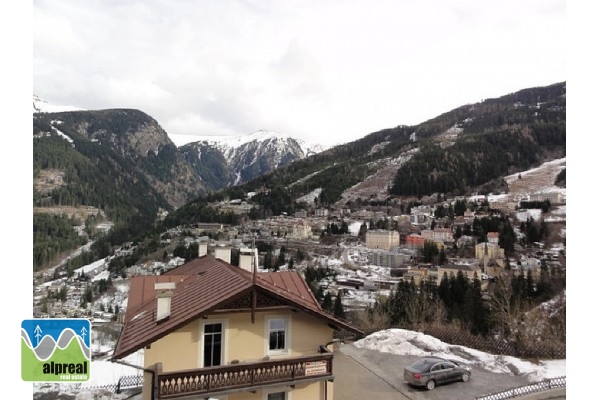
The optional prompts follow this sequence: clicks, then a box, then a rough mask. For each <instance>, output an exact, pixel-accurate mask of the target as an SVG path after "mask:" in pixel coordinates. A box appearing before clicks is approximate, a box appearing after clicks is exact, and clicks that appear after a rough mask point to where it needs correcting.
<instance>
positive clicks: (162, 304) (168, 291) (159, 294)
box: [154, 282, 175, 322]
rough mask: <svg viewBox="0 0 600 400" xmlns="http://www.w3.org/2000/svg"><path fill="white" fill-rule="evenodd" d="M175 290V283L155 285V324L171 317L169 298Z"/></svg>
mask: <svg viewBox="0 0 600 400" xmlns="http://www.w3.org/2000/svg"><path fill="white" fill-rule="evenodd" d="M174 290H175V282H163V283H155V284H154V291H155V292H156V322H159V321H162V320H163V319H166V318H169V315H171V297H173V291H174Z"/></svg>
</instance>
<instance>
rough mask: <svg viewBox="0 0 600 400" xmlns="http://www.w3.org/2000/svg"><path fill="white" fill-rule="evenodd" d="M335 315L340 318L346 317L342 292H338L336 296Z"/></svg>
mask: <svg viewBox="0 0 600 400" xmlns="http://www.w3.org/2000/svg"><path fill="white" fill-rule="evenodd" d="M333 315H335V316H336V317H338V318H346V313H345V312H344V305H343V304H342V292H338V295H337V297H336V298H335V303H334V304H333Z"/></svg>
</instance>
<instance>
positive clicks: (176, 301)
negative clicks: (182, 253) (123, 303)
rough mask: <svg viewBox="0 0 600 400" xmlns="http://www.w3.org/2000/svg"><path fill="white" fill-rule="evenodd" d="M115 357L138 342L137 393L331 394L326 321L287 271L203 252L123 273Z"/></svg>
mask: <svg viewBox="0 0 600 400" xmlns="http://www.w3.org/2000/svg"><path fill="white" fill-rule="evenodd" d="M129 293H130V298H129V301H128V306H127V310H126V315H125V323H124V326H123V329H122V331H121V334H120V336H119V340H118V342H117V346H116V348H115V351H114V354H113V356H112V359H113V361H118V360H120V359H122V358H124V357H126V356H127V355H129V354H132V353H133V352H136V351H138V350H140V349H144V350H143V351H144V365H143V368H144V371H145V372H144V388H143V398H144V399H145V400H150V399H204V398H211V399H226V400H246V399H248V400H249V399H260V400H276V399H277V400H279V399H284V400H288V399H289V400H292V399H293V400H303V399H306V400H308V399H323V400H331V399H333V379H334V375H333V353H332V352H331V344H332V342H333V338H334V331H335V330H345V331H349V332H351V333H353V334H355V335H362V334H363V333H362V332H361V331H359V330H358V329H356V328H354V327H352V326H351V325H349V324H348V323H346V322H344V321H342V320H340V319H337V318H335V317H334V316H333V315H331V314H330V313H328V312H326V311H324V310H323V309H321V307H320V305H319V303H318V301H317V300H316V299H315V297H314V296H313V294H312V292H311V291H310V288H309V287H308V285H307V284H306V282H305V281H304V279H303V277H302V276H301V275H300V274H299V273H298V272H296V271H283V272H272V273H269V272H256V270H254V271H253V272H250V271H247V270H245V269H244V268H240V267H236V266H233V265H231V264H229V263H228V262H225V261H223V260H222V259H217V258H214V257H212V256H209V255H205V256H202V257H198V258H196V259H194V260H191V261H190V262H188V263H186V264H183V265H181V266H179V267H176V268H174V269H172V270H169V271H168V272H167V273H165V274H164V275H160V276H136V277H133V278H132V280H131V288H130V291H129Z"/></svg>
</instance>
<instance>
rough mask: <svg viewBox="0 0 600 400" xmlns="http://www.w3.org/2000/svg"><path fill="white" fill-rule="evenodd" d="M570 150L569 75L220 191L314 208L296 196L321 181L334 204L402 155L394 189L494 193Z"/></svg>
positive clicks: (269, 205) (265, 209)
mask: <svg viewBox="0 0 600 400" xmlns="http://www.w3.org/2000/svg"><path fill="white" fill-rule="evenodd" d="M565 154H566V83H565V82H562V83H557V84H554V85H550V86H547V87H540V88H530V89H524V90H521V91H519V92H516V93H512V94H508V95H506V96H502V97H500V98H496V99H487V100H484V101H482V102H480V103H477V104H470V105H465V106H462V107H459V108H457V109H455V110H452V111H450V112H447V113H445V114H442V115H440V116H438V117H436V118H433V119H431V120H429V121H426V122H424V123H422V124H419V125H417V126H404V125H401V126H398V127H395V128H390V129H384V130H381V131H378V132H374V133H371V134H369V135H367V136H365V137H364V138H362V139H359V140H356V141H354V142H351V143H348V144H344V145H340V146H337V147H334V148H332V149H329V150H327V151H325V152H323V153H319V154H317V155H314V156H311V157H308V158H306V159H303V160H299V161H296V162H294V163H293V164H291V165H289V166H287V167H285V168H280V169H277V170H276V171H274V172H273V173H270V174H267V175H263V176H261V177H259V178H257V179H254V180H252V181H250V182H248V183H245V184H243V185H238V186H237V187H235V188H230V189H227V190H224V191H222V192H221V193H220V198H240V197H241V196H243V194H244V193H248V192H258V193H259V194H258V195H257V196H255V197H253V199H252V202H253V203H255V204H256V210H254V212H253V215H252V216H253V217H255V218H260V217H263V216H266V215H278V214H280V213H282V212H287V213H293V212H294V211H295V210H297V209H300V208H306V207H307V205H306V204H299V203H296V202H295V199H297V198H299V197H301V196H303V195H305V194H307V193H310V192H311V191H313V190H315V189H319V190H320V194H319V196H318V199H317V204H316V205H318V206H328V205H331V204H333V203H334V202H336V201H338V200H340V198H341V196H342V194H343V193H344V191H346V190H347V189H349V188H350V187H352V186H353V185H356V184H357V183H360V182H362V181H364V180H365V179H366V178H367V177H369V176H372V175H374V174H377V172H378V171H379V170H381V169H382V168H384V167H389V165H393V163H394V160H397V159H399V158H405V159H406V160H408V161H406V162H404V163H402V164H401V165H400V164H398V165H399V167H398V170H397V172H396V175H395V177H394V178H393V179H391V180H390V181H389V182H388V183H387V192H388V194H389V196H407V197H421V196H425V195H431V194H434V193H448V194H455V195H463V194H471V193H473V192H477V191H482V192H483V193H486V192H487V193H489V192H491V191H494V190H500V189H501V188H502V187H503V183H502V181H501V177H502V176H505V175H507V174H510V173H514V172H515V171H517V170H521V169H527V168H531V167H533V166H536V165H540V164H541V163H543V162H544V161H548V160H550V159H554V158H559V157H564V156H565ZM218 197H219V195H218V194H217V198H218ZM211 199H215V196H214V195H213V196H212V198H211ZM211 199H209V198H206V199H204V201H205V202H207V201H210V200H211ZM363 200H368V199H363ZM202 201H203V200H202V199H198V200H196V201H195V202H194V203H198V202H202ZM310 205H311V206H314V205H315V204H310ZM179 213H181V215H189V214H190V213H189V212H187V211H186V210H185V208H184V209H181V210H178V211H177V212H176V213H175V215H172V216H171V218H172V219H173V220H174V221H179V220H181V218H178V217H177V215H178V214H179Z"/></svg>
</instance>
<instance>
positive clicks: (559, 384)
mask: <svg viewBox="0 0 600 400" xmlns="http://www.w3.org/2000/svg"><path fill="white" fill-rule="evenodd" d="M566 386H567V377H566V376H560V377H557V378H550V379H545V380H543V381H540V382H537V383H532V384H530V385H524V386H519V387H516V388H513V389H508V390H504V391H502V392H498V393H493V394H487V395H485V396H481V397H477V398H476V399H475V400H505V399H514V398H517V397H521V396H527V395H529V394H533V393H539V392H545V391H547V390H552V389H557V388H563V387H566Z"/></svg>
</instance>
